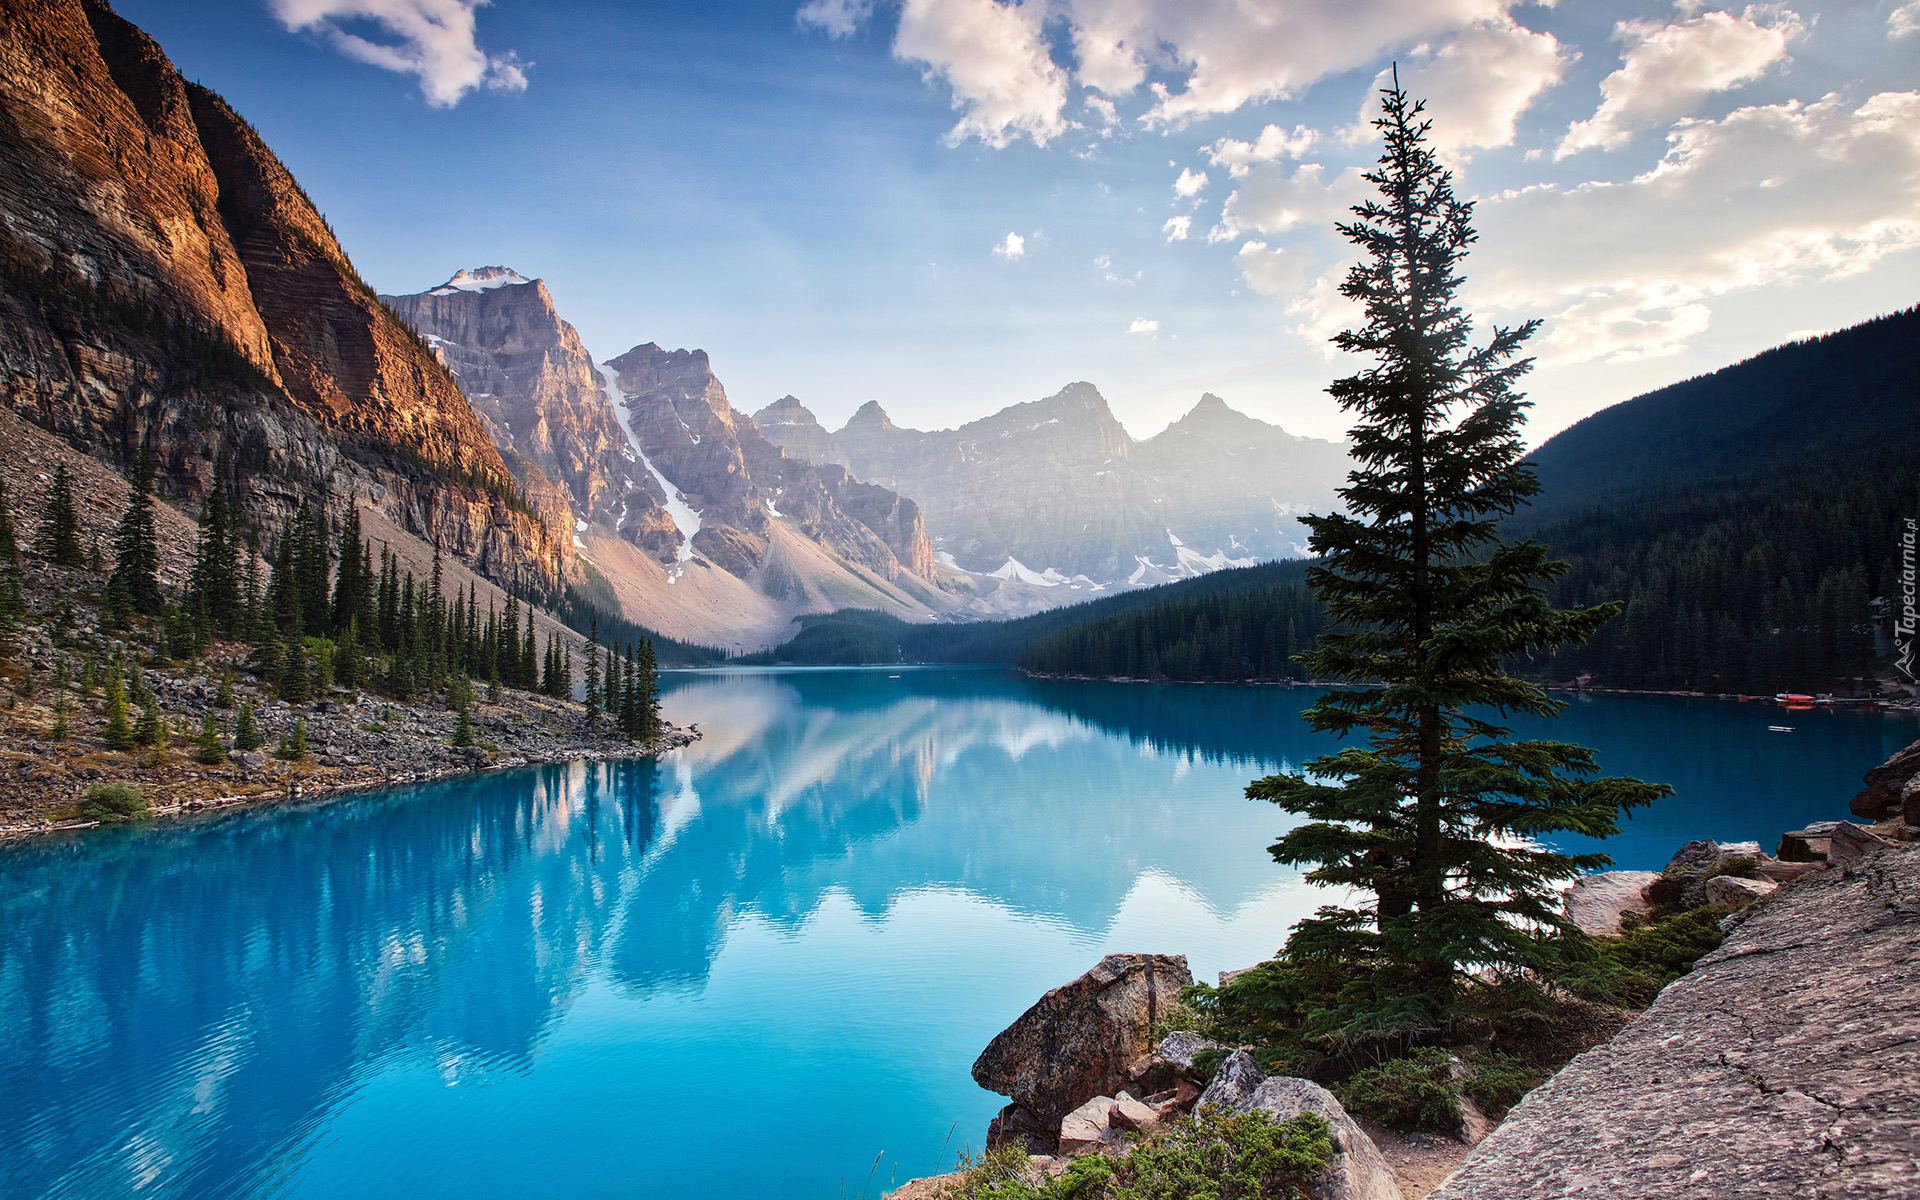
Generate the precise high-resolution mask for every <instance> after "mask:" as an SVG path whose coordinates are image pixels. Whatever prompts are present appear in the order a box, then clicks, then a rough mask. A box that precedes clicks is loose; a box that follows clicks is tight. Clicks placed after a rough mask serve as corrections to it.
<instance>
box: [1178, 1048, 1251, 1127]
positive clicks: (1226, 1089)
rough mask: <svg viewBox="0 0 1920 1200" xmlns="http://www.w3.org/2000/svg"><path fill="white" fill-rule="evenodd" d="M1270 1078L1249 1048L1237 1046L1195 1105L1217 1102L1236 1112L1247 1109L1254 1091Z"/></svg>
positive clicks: (1197, 1106)
mask: <svg viewBox="0 0 1920 1200" xmlns="http://www.w3.org/2000/svg"><path fill="white" fill-rule="evenodd" d="M1266 1080H1267V1073H1266V1072H1265V1071H1262V1070H1261V1069H1260V1066H1259V1064H1258V1063H1255V1062H1254V1061H1253V1055H1251V1054H1248V1053H1247V1052H1246V1051H1245V1050H1235V1051H1234V1052H1233V1053H1232V1054H1229V1055H1227V1057H1226V1060H1225V1061H1224V1062H1222V1063H1221V1064H1220V1069H1219V1070H1218V1071H1215V1072H1214V1073H1213V1082H1211V1083H1209V1084H1208V1085H1207V1089H1206V1090H1205V1091H1203V1092H1201V1093H1200V1099H1199V1100H1198V1101H1197V1102H1195V1104H1194V1107H1195V1108H1204V1107H1206V1106H1207V1105H1209V1104H1217V1105H1219V1106H1220V1107H1222V1108H1225V1109H1228V1110H1230V1111H1232V1112H1245V1111H1247V1108H1248V1106H1250V1105H1251V1104H1252V1103H1253V1093H1254V1091H1255V1089H1257V1088H1258V1087H1259V1086H1260V1085H1261V1084H1263V1083H1265V1082H1266Z"/></svg>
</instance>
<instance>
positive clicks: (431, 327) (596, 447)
mask: <svg viewBox="0 0 1920 1200" xmlns="http://www.w3.org/2000/svg"><path fill="white" fill-rule="evenodd" d="M381 299H382V300H383V301H384V302H385V303H386V304H387V306H388V307H389V308H391V309H393V311H394V312H396V313H398V314H399V315H400V316H401V318H403V319H404V320H405V321H406V322H407V323H408V324H409V325H411V326H413V328H414V329H416V330H418V331H419V332H420V334H421V335H422V336H424V337H425V338H426V339H427V341H428V343H429V344H431V345H432V346H433V347H434V349H435V351H436V352H438V354H439V355H440V358H441V361H443V362H445V363H446V365H447V369H448V370H449V371H450V372H452V374H453V377H454V379H455V380H456V381H458V383H459V385H460V390H461V391H462V392H463V393H465V395H466V397H467V400H468V402H469V403H471V404H472V405H473V408H474V411H475V412H477V413H478V414H479V415H480V418H481V419H482V420H483V421H484V422H485V423H486V426H487V432H488V433H490V434H491V435H492V436H493V440H494V441H495V443H497V444H498V445H499V446H500V448H501V450H502V451H503V452H504V456H505V458H506V461H507V466H508V468H509V469H511V470H513V472H514V477H515V479H516V481H517V482H518V483H519V484H520V487H521V490H522V491H523V492H526V493H528V495H529V496H530V498H533V499H534V500H535V501H536V502H537V503H538V502H539V501H540V499H541V497H542V495H543V494H544V495H545V497H546V499H545V502H544V505H542V507H544V508H545V509H547V510H549V511H552V512H554V513H555V515H556V517H557V519H558V521H559V523H560V524H561V525H562V527H563V528H564V529H565V530H566V531H567V534H568V536H569V537H570V535H571V532H572V531H573V529H574V523H575V521H584V522H587V523H588V524H597V525H601V526H604V527H605V528H606V529H608V530H610V531H613V532H615V533H617V534H618V535H619V536H622V537H625V538H626V539H627V540H629V541H631V542H633V544H634V545H636V546H639V547H640V548H641V549H642V550H645V551H646V552H647V553H649V554H650V555H651V556H652V557H654V558H655V559H656V561H659V562H661V563H670V562H672V561H673V560H674V548H675V545H676V543H677V541H678V539H677V537H676V536H675V535H674V533H673V521H672V518H671V517H669V516H668V515H667V510H666V495H665V492H664V491H663V489H662V488H661V487H660V485H659V484H658V483H657V482H656V481H655V480H654V479H653V477H652V475H651V473H649V472H648V471H647V470H646V469H645V468H643V467H642V466H641V465H640V463H639V460H638V457H637V456H636V455H635V453H634V451H633V448H632V446H630V445H629V444H628V440H627V435H626V431H625V430H623V429H621V428H620V422H619V418H618V417H617V416H616V414H615V412H614V409H613V406H612V404H611V403H610V402H609V400H608V397H607V394H606V390H605V382H604V380H603V379H602V378H601V375H600V372H599V369H598V368H597V367H596V366H595V365H594V361H593V357H592V356H591V355H590V354H588V353H587V349H586V347H585V346H584V345H582V344H581V342H580V335H579V333H578V332H576V331H575V329H574V327H573V326H572V325H570V324H568V323H567V322H566V321H564V320H562V319H561V318H560V313H559V310H558V309H557V308H556V307H555V306H554V302H553V296H552V294H551V293H549V292H548V291H547V286H546V284H544V283H542V282H541V281H540V280H538V279H527V278H525V277H524V276H522V275H520V274H518V273H517V272H515V271H513V270H511V269H509V268H506V267H482V268H480V269H478V270H474V271H464V270H463V271H460V272H458V273H456V274H455V275H454V276H453V278H451V279H449V280H448V281H447V282H446V283H444V284H441V285H440V286H439V287H436V288H432V289H430V290H428V291H425V292H419V293H416V294H413V295H406V296H383V297H381Z"/></svg>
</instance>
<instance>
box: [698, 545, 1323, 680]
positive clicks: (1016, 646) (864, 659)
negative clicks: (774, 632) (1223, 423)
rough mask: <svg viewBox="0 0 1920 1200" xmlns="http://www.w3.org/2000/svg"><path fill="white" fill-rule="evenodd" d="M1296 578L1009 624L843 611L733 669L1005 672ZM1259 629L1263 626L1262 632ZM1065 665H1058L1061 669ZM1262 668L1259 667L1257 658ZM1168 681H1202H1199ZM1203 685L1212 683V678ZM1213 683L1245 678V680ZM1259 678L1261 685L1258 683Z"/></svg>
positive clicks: (807, 624) (1231, 579) (1246, 575)
mask: <svg viewBox="0 0 1920 1200" xmlns="http://www.w3.org/2000/svg"><path fill="white" fill-rule="evenodd" d="M1303 570H1304V564H1302V563H1300V562H1298V561H1295V562H1277V563H1266V564H1263V565H1261V566H1257V567H1246V568H1240V569H1230V570H1225V571H1216V572H1214V573H1213V574H1210V575H1203V576H1201V577H1199V578H1198V579H1186V580H1181V581H1180V582H1178V583H1169V584H1163V585H1161V586H1160V587H1154V588H1142V589H1140V590H1138V591H1132V592H1123V593H1121V594H1120V595H1118V596H1110V597H1108V598H1107V599H1105V600H1093V601H1089V602H1087V603H1085V604H1076V605H1073V606H1072V607H1070V608H1056V609H1051V610H1049V611H1047V612H1042V613H1035V614H1034V615H1033V616H1030V617H1021V618H1020V619H1018V620H1015V621H982V622H974V623H970V624H931V625H925V624H923V625H915V624H909V623H908V622H906V621H902V620H900V619H899V618H897V617H894V616H891V615H889V614H886V613H879V612H871V611H865V610H855V609H848V610H843V611H841V612H837V613H828V614H824V615H820V616H805V617H801V618H800V632H799V633H798V634H797V635H795V636H794V637H793V639H792V640H790V641H788V642H786V643H784V644H782V645H779V646H776V647H774V648H773V649H772V650H769V651H767V652H765V653H764V654H756V655H750V656H747V657H744V658H738V659H734V660H733V661H735V662H737V663H741V664H745V665H754V664H781V665H785V664H793V665H809V666H823V665H828V664H853V663H898V662H940V663H996V664H1012V663H1018V662H1023V661H1024V660H1023V657H1022V656H1023V655H1024V654H1025V653H1026V652H1027V649H1028V647H1030V646H1033V645H1035V644H1037V643H1040V642H1041V641H1042V640H1043V639H1048V638H1049V635H1053V634H1056V633H1058V632H1060V631H1062V630H1068V629H1074V628H1079V627H1082V626H1085V625H1088V624H1091V623H1095V622H1103V621H1113V620H1116V619H1119V618H1121V617H1123V616H1125V615H1126V614H1129V613H1138V612H1142V611H1150V610H1157V609H1162V608H1166V609H1170V610H1176V611H1179V612H1182V613H1184V612H1186V611H1187V609H1186V607H1185V606H1188V605H1191V604H1195V603H1198V602H1201V601H1207V600H1218V599H1225V598H1228V597H1239V596H1241V595H1243V594H1247V593H1256V592H1260V591H1262V590H1263V589H1265V590H1270V589H1272V588H1274V587H1277V586H1280V585H1284V584H1291V585H1292V586H1294V587H1295V588H1298V587H1299V586H1300V580H1301V576H1302V572H1303ZM1302 594H1303V595H1304V593H1302ZM1236 603H1237V601H1236ZM1236 611H1237V610H1236ZM1195 615H1197V610H1195ZM1182 619H1185V618H1182ZM1210 620H1211V621H1212V623H1213V625H1214V626H1219V625H1220V619H1219V618H1217V617H1216V618H1210ZM1189 623H1190V621H1189ZM1175 627H1176V625H1175V624H1171V623H1166V622H1162V623H1161V624H1159V625H1157V626H1156V628H1160V629H1164V630H1169V631H1170V630H1173V629H1174V628H1175ZM1261 628H1262V629H1264V628H1265V626H1264V625H1262V626H1261ZM1317 630H1318V626H1315V631H1316V633H1317ZM1296 632H1297V636H1298V637H1299V638H1300V639H1302V640H1301V641H1300V644H1301V645H1303V646H1304V645H1306V644H1307V643H1308V642H1311V640H1312V638H1313V636H1314V634H1307V633H1300V632H1298V631H1296ZM1243 641H1244V637H1243ZM1206 642H1207V644H1208V645H1209V646H1211V645H1212V644H1213V632H1212V629H1209V631H1208V638H1207V639H1206ZM1066 661H1067V660H1065V659H1062V660H1061V662H1062V663H1063V664H1064V663H1065V662H1066ZM1261 661H1262V662H1265V661H1266V660H1265V659H1264V658H1263V659H1262V660H1261ZM1033 669H1035V670H1044V671H1046V672H1048V673H1059V674H1077V675H1107V674H1125V672H1124V671H1118V670H1107V669H1104V668H1102V669H1097V670H1096V669H1093V668H1092V667H1086V668H1070V667H1068V666H1066V665H1059V666H1054V667H1046V668H1037V667H1036V668H1033ZM1168 677H1170V678H1180V679H1185V678H1203V676H1198V675H1195V676H1187V675H1177V676H1168ZM1204 677H1206V678H1212V677H1213V676H1204ZM1220 677H1221V678H1249V676H1245V675H1239V676H1235V675H1227V676H1220ZM1258 677H1259V678H1267V676H1264V675H1263V676H1258Z"/></svg>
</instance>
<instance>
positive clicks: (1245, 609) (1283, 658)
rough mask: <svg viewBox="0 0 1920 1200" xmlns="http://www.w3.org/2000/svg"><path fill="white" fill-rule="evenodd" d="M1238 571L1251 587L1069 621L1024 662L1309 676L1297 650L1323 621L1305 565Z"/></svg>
mask: <svg viewBox="0 0 1920 1200" xmlns="http://www.w3.org/2000/svg"><path fill="white" fill-rule="evenodd" d="M1256 573H1257V574H1256ZM1223 574H1224V573H1223ZM1232 574H1233V576H1236V577H1238V578H1235V579H1234V580H1233V582H1235V583H1238V584H1240V585H1241V587H1242V588H1243V589H1244V590H1235V591H1214V592H1212V593H1211V594H1204V595H1193V594H1190V593H1185V594H1181V595H1177V596H1169V597H1167V598H1165V599H1163V600H1161V601H1159V602H1158V603H1155V604H1152V605H1150V606H1148V607H1146V608H1140V609H1135V610H1133V611H1131V612H1124V613H1115V614H1113V615H1111V616H1105V617H1099V618H1095V619H1092V620H1086V621H1082V622H1080V623H1078V624H1075V625H1070V626H1068V627H1067V628H1065V629H1062V630H1060V631H1059V632H1057V633H1052V634H1048V635H1047V636H1045V637H1042V638H1039V639H1037V640H1036V641H1034V642H1033V643H1032V644H1031V645H1029V646H1028V647H1027V648H1026V651H1025V653H1023V654H1021V656H1020V666H1021V668H1022V669H1024V670H1028V671H1033V672H1035V673H1037V674H1042V675H1093V676H1100V677H1109V678H1112V677H1118V678H1125V679H1174V680H1192V681H1209V682H1225V681H1233V680H1247V679H1262V680H1266V679H1272V680H1278V679H1302V680H1304V679H1305V678H1306V672H1305V671H1304V670H1303V669H1302V668H1301V666H1300V664H1299V663H1296V662H1294V661H1293V656H1294V655H1296V654H1298V653H1299V652H1300V651H1302V650H1305V649H1307V648H1308V647H1310V646H1312V645H1313V642H1314V639H1315V638H1317V637H1319V636H1320V627H1321V610H1320V602H1319V601H1318V600H1316V599H1314V596H1313V593H1311V592H1309V591H1308V590H1307V587H1306V583H1305V580H1304V575H1305V564H1304V563H1301V562H1289V563H1273V564H1270V565H1268V566H1265V567H1251V568H1248V569H1247V570H1246V571H1244V572H1239V571H1236V572H1233V573H1232ZM1223 582H1225V581H1224V580H1223Z"/></svg>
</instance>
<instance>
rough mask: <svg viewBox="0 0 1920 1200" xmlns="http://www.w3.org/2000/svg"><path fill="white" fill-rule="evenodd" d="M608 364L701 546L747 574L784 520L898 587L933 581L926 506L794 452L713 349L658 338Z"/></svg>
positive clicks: (649, 457) (633, 424) (696, 546)
mask: <svg viewBox="0 0 1920 1200" xmlns="http://www.w3.org/2000/svg"><path fill="white" fill-rule="evenodd" d="M606 366H607V368H608V369H609V370H610V371H612V372H613V373H614V376H615V378H616V379H617V381H618V387H619V390H620V393H621V402H622V404H623V405H624V406H625V408H626V409H627V414H626V417H625V420H626V421H627V422H628V425H629V427H630V428H631V429H632V431H633V435H634V438H635V439H636V440H637V442H638V444H639V451H640V453H641V454H642V455H644V457H645V460H646V461H645V465H647V466H648V467H649V469H651V470H655V471H658V472H659V473H660V475H661V476H662V478H663V479H664V480H666V481H667V482H668V483H669V484H670V485H671V486H672V487H673V489H674V490H675V491H676V492H677V493H678V496H677V498H678V499H680V500H681V501H682V502H683V503H684V504H685V505H686V506H687V507H688V509H690V510H691V513H692V515H693V518H694V519H693V522H692V523H693V524H695V526H696V528H695V530H694V531H692V532H691V543H690V544H691V549H692V550H693V551H695V552H697V553H699V554H701V555H703V556H705V557H706V558H707V559H709V560H711V561H712V562H713V563H715V564H716V565H718V566H720V567H721V568H722V569H724V570H726V571H728V572H730V573H732V574H734V575H736V576H739V577H741V578H746V577H748V576H749V575H752V574H753V573H754V572H756V571H757V570H758V569H760V568H761V567H763V566H764V565H765V564H766V563H767V562H768V559H769V554H770V550H771V547H772V538H773V534H772V532H771V530H770V525H771V524H772V523H774V522H781V523H784V524H786V525H788V526H789V527H791V528H792V529H794V530H796V531H797V532H798V533H799V534H800V535H801V536H803V537H804V538H806V539H807V540H809V541H811V542H814V543H817V544H818V545H820V546H821V547H823V548H825V549H827V550H829V551H831V552H832V553H833V554H834V555H836V556H838V557H840V558H842V559H844V560H846V561H847V562H849V563H851V564H853V565H855V566H857V567H859V568H862V569H864V570H866V571H868V572H870V573H872V574H873V575H875V576H877V577H879V578H881V579H883V580H886V581H887V582H889V583H893V584H903V583H914V584H918V585H920V586H921V587H923V588H924V587H925V586H926V584H927V582H928V580H929V579H930V578H931V576H932V575H933V573H934V561H933V550H932V547H931V546H930V545H929V544H928V542H927V537H926V530H925V526H924V525H923V524H922V522H921V520H920V516H919V512H918V509H917V507H916V506H914V505H913V503H912V502H911V501H908V500H904V499H903V498H901V497H900V496H898V495H895V494H893V493H892V492H889V491H887V490H886V489H884V488H875V487H871V486H869V485H865V484H861V483H858V482H856V481H854V480H852V479H850V478H848V476H847V474H846V472H845V471H844V470H841V469H839V468H836V467H827V468H824V469H816V468H815V467H814V466H813V465H812V464H810V463H807V462H804V461H801V460H799V459H796V458H791V457H789V456H788V455H787V454H786V453H784V452H783V451H782V450H781V449H780V447H778V446H776V445H774V444H773V443H772V442H771V441H769V440H767V438H766V437H765V436H764V435H763V434H762V433H761V431H760V429H759V428H758V427H757V426H755V425H754V423H753V422H751V421H749V420H748V419H747V418H746V416H745V415H744V414H742V413H740V412H737V411H736V410H735V409H734V407H733V405H732V404H731V403H729V402H728V400H727V393H726V389H725V388H723V387H721V385H720V381H719V380H718V379H716V378H715V377H714V374H713V369H712V365H711V364H710V363H709V362H708V360H707V355H706V352H705V351H702V350H691V351H689V350H673V351H668V350H663V349H661V348H660V347H659V346H656V345H654V344H652V343H650V342H649V343H647V344H646V345H643V346H636V347H634V348H633V349H632V350H629V351H627V353H625V354H623V355H621V356H620V357H618V358H616V359H614V360H612V361H611V362H609V363H607V364H606ZM856 513H858V514H860V515H855V514H856ZM864 517H871V518H872V520H871V522H869V521H867V520H865V519H863V518H864ZM676 519H677V518H676ZM683 532H686V531H684V530H683ZM908 576H915V577H917V578H915V579H912V580H909V579H908Z"/></svg>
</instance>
